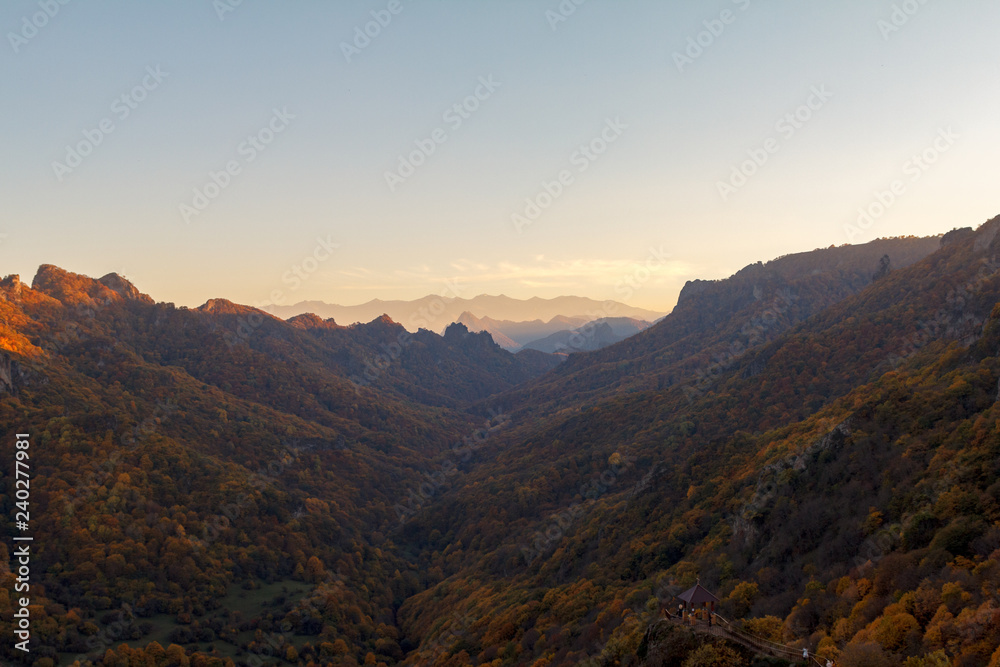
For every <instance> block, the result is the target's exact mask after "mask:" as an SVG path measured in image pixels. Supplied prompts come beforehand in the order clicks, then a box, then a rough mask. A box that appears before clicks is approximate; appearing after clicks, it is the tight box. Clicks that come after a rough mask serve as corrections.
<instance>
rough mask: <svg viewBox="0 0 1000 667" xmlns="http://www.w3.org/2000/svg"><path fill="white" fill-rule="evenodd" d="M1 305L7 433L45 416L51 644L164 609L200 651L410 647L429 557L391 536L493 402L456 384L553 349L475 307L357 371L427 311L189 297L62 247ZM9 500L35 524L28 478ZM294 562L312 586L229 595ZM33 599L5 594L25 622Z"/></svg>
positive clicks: (511, 376)
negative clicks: (346, 321)
mask: <svg viewBox="0 0 1000 667" xmlns="http://www.w3.org/2000/svg"><path fill="white" fill-rule="evenodd" d="M0 315H2V320H0V341H2V344H3V350H2V352H0V424H2V425H3V441H4V442H9V443H13V434H14V433H15V432H28V433H30V434H31V448H30V457H31V458H30V464H31V470H32V472H33V479H32V487H31V488H32V506H31V517H32V523H31V526H32V531H33V533H34V536H35V538H36V542H35V543H34V544H35V548H36V549H37V553H35V554H34V556H33V560H32V567H33V568H34V569H33V573H35V576H36V577H37V579H36V580H35V581H36V583H35V584H34V586H35V587H34V588H32V593H33V594H32V596H31V600H32V604H33V605H35V606H33V609H34V610H35V611H33V612H32V613H33V615H34V616H35V617H36V619H37V622H36V625H35V627H34V636H33V639H32V647H33V653H32V654H31V656H32V660H34V659H40V658H45V659H55V658H57V657H59V656H58V655H57V652H58V653H60V654H62V658H63V660H70V661H71V660H72V659H73V658H75V657H79V658H83V657H84V655H83V654H85V653H94V652H97V653H98V654H103V653H104V651H105V650H106V649H110V648H112V646H113V645H114V646H117V644H118V642H119V641H121V640H125V639H131V640H139V642H138V643H139V644H140V645H145V644H146V643H148V641H149V639H150V638H151V635H150V633H153V636H155V635H156V632H158V630H156V628H166V629H165V630H164V631H163V632H164V633H166V632H167V630H169V639H170V641H174V640H176V641H177V643H183V644H185V647H186V648H184V649H179V650H181V651H187V652H188V653H189V654H191V655H194V654H196V653H197V652H198V651H201V652H203V653H206V655H207V653H210V650H209V649H207V648H206V647H207V645H208V643H211V642H212V641H213V640H215V639H225V642H224V644H223V650H224V653H223V655H224V656H229V657H230V658H232V657H238V656H239V655H240V654H241V653H242V652H243V651H245V650H247V649H249V650H251V651H254V650H258V651H259V650H266V651H267V652H273V651H278V650H280V652H281V655H284V654H285V653H286V652H287V650H288V649H289V647H291V648H294V649H295V650H296V651H298V650H304V651H307V652H308V654H310V655H315V656H317V657H318V655H319V653H320V651H321V649H320V647H319V645H318V644H319V636H320V635H322V636H323V637H324V641H326V642H327V643H328V644H329V645H330V646H333V647H334V648H328V649H325V650H329V651H332V652H333V653H336V654H338V655H342V656H345V659H346V656H354V657H353V658H352V659H355V660H357V661H358V662H361V661H363V659H364V657H365V656H366V654H367V653H369V652H372V651H377V652H378V653H379V654H380V655H381V654H385V655H389V656H395V657H396V658H400V657H402V655H403V653H404V652H405V648H404V647H407V646H409V645H410V640H407V639H406V638H405V637H402V636H400V635H399V633H398V631H397V630H396V629H395V617H394V614H395V608H396V606H398V604H399V602H400V601H401V600H402V599H404V598H405V597H407V596H408V595H410V594H412V593H414V592H417V591H419V590H422V589H423V588H424V587H425V586H426V584H427V582H428V580H427V578H426V577H427V576H428V575H427V574H426V573H422V572H421V571H420V570H418V569H416V568H414V567H413V566H412V565H411V564H409V563H408V562H407V561H406V560H405V559H403V558H401V557H399V556H398V555H394V554H392V553H389V552H381V551H380V550H379V548H378V545H380V544H382V543H383V542H384V537H383V535H382V531H383V530H390V529H392V528H393V527H394V526H397V525H398V523H399V520H400V513H399V511H398V510H397V509H396V508H398V507H400V506H405V505H406V504H407V497H408V495H409V494H411V493H413V491H414V490H415V489H423V487H422V486H421V485H422V484H424V483H426V481H427V480H428V479H433V480H435V485H436V486H434V487H432V488H434V489H441V490H442V491H443V489H444V488H447V484H448V483H449V482H450V478H451V477H452V476H453V475H454V474H457V472H458V470H459V468H458V467H453V468H452V469H449V470H448V471H446V473H442V472H441V471H440V470H439V469H438V468H437V467H436V461H435V459H436V457H437V456H438V455H439V454H440V453H448V452H452V451H453V450H455V449H456V443H459V444H460V443H462V441H463V439H467V438H468V437H469V436H470V434H474V433H476V432H477V429H480V428H481V427H482V424H483V419H482V418H481V417H477V416H473V415H470V414H467V413H462V412H460V411H457V410H451V409H443V408H441V407H437V406H440V405H443V404H450V405H458V404H465V403H467V401H468V400H469V399H471V398H476V397H479V396H482V395H484V392H486V391H487V390H488V389H489V388H490V387H496V388H505V387H508V386H510V385H511V383H513V382H516V381H523V380H524V379H526V378H528V377H530V376H531V374H532V373H536V372H541V370H543V369H544V368H546V367H547V366H548V364H549V363H550V362H549V361H548V359H547V358H546V357H545V355H541V354H537V355H527V356H523V357H516V358H515V357H513V356H512V355H510V354H509V353H507V352H504V351H503V350H500V349H499V348H497V347H496V346H495V345H493V344H492V342H491V341H489V339H488V337H484V336H470V335H467V332H464V331H463V330H462V329H461V328H460V327H456V328H454V329H451V330H449V332H448V335H447V336H446V337H445V338H441V337H439V336H437V335H436V334H432V333H430V332H421V333H419V334H417V335H415V336H413V340H412V342H410V343H408V344H407V345H405V349H403V346H401V354H399V355H397V356H396V357H394V358H391V359H389V362H390V363H389V366H388V367H383V368H382V370H383V373H384V375H386V376H387V377H391V378H393V379H394V382H395V386H394V388H393V389H392V390H391V391H385V392H383V391H380V390H379V389H378V387H377V386H376V387H359V386H358V385H357V384H356V383H354V382H352V381H351V379H350V378H351V375H350V374H351V373H352V372H353V371H354V370H357V369H359V368H361V367H362V365H363V364H364V363H365V361H366V360H369V359H372V358H375V356H376V355H378V354H380V353H382V349H381V348H380V345H381V344H382V341H392V340H395V341H397V344H398V340H399V338H398V337H399V335H400V334H401V333H405V332H404V331H403V329H402V328H401V327H399V326H398V325H395V324H394V323H392V322H391V321H388V320H387V319H384V320H378V321H376V322H373V323H371V324H369V325H359V326H356V327H350V328H340V327H337V326H336V325H335V324H334V323H323V322H318V323H317V322H316V321H315V319H310V318H299V319H298V320H297V321H295V322H292V323H285V322H283V321H281V320H278V319H276V318H273V317H271V316H269V315H266V314H264V313H261V312H260V311H257V310H254V309H251V308H246V307H244V306H239V305H236V304H232V303H230V302H228V301H224V300H213V301H210V302H208V303H207V304H205V306H203V307H201V308H198V309H194V310H188V309H183V308H182V309H177V308H174V307H173V306H172V305H170V304H154V303H153V301H152V299H150V298H149V297H148V296H146V295H143V294H141V293H139V292H138V290H136V289H135V288H134V287H133V286H132V285H130V284H129V283H128V282H127V281H125V280H124V279H122V278H120V277H119V276H115V275H109V276H105V277H103V278H101V279H100V280H93V279H90V278H87V277H85V276H80V275H76V274H72V273H68V272H66V271H63V270H61V269H58V268H56V267H53V266H43V267H41V268H40V269H39V272H38V274H37V275H36V277H35V280H34V281H33V285H32V287H30V288H29V287H27V286H26V285H24V284H22V283H21V282H20V280H19V279H18V278H17V277H16V276H8V277H7V278H5V279H4V280H3V281H2V283H0ZM427 356H432V357H433V359H434V362H433V363H432V362H430V361H427V360H426V359H425V360H423V361H420V360H421V359H423V358H424V357H427ZM411 367H420V368H418V370H416V371H415V373H417V375H412V376H411V375H410V374H408V371H407V369H409V368H411ZM435 383H436V385H437V387H438V389H435ZM373 384H374V385H377V384H378V382H375V383H373ZM410 386H412V387H418V388H419V391H417V390H416V389H414V390H412V391H411V389H410ZM462 392H465V395H463V394H462ZM476 392H480V393H476ZM408 393H417V394H419V395H415V396H408V395H407V394H408ZM404 397H405V398H404ZM497 421H500V420H497ZM459 451H460V450H459ZM432 462H433V464H432ZM456 463H457V464H458V465H459V466H461V465H465V464H466V460H463V459H457V461H456ZM421 492H423V491H421ZM2 505H3V509H4V510H5V513H4V517H5V519H4V521H5V523H6V526H5V527H6V528H7V530H8V531H10V532H13V530H12V528H13V525H12V524H11V522H12V521H13V517H14V509H15V508H14V490H13V488H11V487H10V485H4V494H3V497H2ZM410 507H411V508H412V505H410ZM2 550H3V551H4V556H8V555H9V553H8V550H7V547H2ZM8 564H9V559H8V558H6V557H5V558H3V559H2V566H0V567H2V568H3V569H2V571H0V576H2V578H3V579H4V582H5V586H6V585H7V584H12V580H13V576H14V575H13V574H12V573H11V571H10V570H9V569H8ZM374 581H378V582H381V583H380V584H379V585H378V586H376V585H374V584H373V582H374ZM279 583H280V584H281V585H282V586H284V587H286V588H288V587H289V586H291V587H293V588H295V587H297V588H295V590H298V591H299V595H298V597H299V598H300V599H299V601H298V602H296V601H295V600H294V599H286V596H285V595H281V594H280V592H276V593H271V596H273V597H274V600H278V598H279V597H280V598H281V600H279V601H278V602H276V603H275V605H276V606H275V607H274V608H273V609H270V610H267V613H264V612H265V609H264V608H262V607H253V606H251V607H246V608H244V609H245V615H243V616H241V617H239V618H235V617H232V616H231V615H229V611H230V610H229V609H227V608H226V606H225V605H226V604H236V602H235V600H236V598H237V597H238V595H237V593H236V591H238V590H239V589H240V587H241V586H242V587H244V588H249V589H251V590H256V589H259V588H260V587H261V586H264V588H265V589H267V590H271V589H269V588H268V587H269V586H272V584H273V585H277V584H279ZM5 590H13V588H12V586H8V587H6V588H5ZM304 591H309V593H308V595H306V596H305V597H302V594H303V592H304ZM224 600H232V601H233V602H228V603H227V602H223V601H224ZM274 600H272V601H271V602H274ZM12 605H13V601H12V600H11V599H10V598H9V597H7V596H4V597H3V598H2V599H0V607H2V611H3V612H4V616H3V618H4V619H5V620H4V621H3V623H2V624H3V625H4V626H5V627H6V630H5V631H7V632H11V625H10V619H11V615H12V613H13V606H12ZM220 605H221V606H220ZM126 612H127V618H125V619H124V620H122V615H123V614H126ZM42 618H44V619H45V622H44V623H42V622H41V619H42ZM192 619H194V620H192ZM150 621H153V623H151V622H150ZM284 623H287V624H289V625H288V628H289V629H294V630H295V634H297V635H299V636H300V638H299V639H295V640H292V639H291V638H290V636H283V635H285V634H286V631H285V630H284V629H283V627H284V626H283V624H284ZM170 628H172V630H171V629H170ZM206 628H207V629H206ZM255 633H256V635H255ZM11 636H13V635H11ZM144 637H145V638H146V640H145V641H141V640H142V639H143V638H144ZM305 637H311V638H312V639H311V640H310V641H311V642H316V644H315V645H312V644H310V645H309V646H306V640H305ZM167 638H168V637H166V634H164V635H162V636H161V641H164V639H167ZM206 638H207V639H206ZM199 640H200V641H199ZM166 643H167V642H166V641H164V645H165V644H166ZM134 644H135V642H133V645H134ZM226 647H228V648H226ZM334 649H335V650H334ZM0 650H2V651H3V655H4V656H5V657H4V660H5V661H6V660H8V659H12V658H14V657H15V655H19V654H15V653H14V651H13V648H12V647H11V646H10V644H9V643H8V644H7V645H5V646H4V647H3V649H0ZM161 650H162V649H161ZM241 662H242V661H241ZM220 664H221V663H220Z"/></svg>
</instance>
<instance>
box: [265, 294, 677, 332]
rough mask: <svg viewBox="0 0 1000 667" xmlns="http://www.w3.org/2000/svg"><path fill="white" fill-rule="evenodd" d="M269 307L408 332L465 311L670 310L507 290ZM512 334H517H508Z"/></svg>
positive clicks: (514, 315) (635, 313) (506, 315)
mask: <svg viewBox="0 0 1000 667" xmlns="http://www.w3.org/2000/svg"><path fill="white" fill-rule="evenodd" d="M450 290H451V291H452V292H456V293H457V292H460V289H459V288H458V287H451V288H450ZM266 310H267V312H269V313H271V314H272V315H275V316H277V317H281V318H283V319H287V318H289V317H294V316H295V315H302V314H304V313H312V314H314V315H318V316H319V317H321V318H323V319H331V318H332V319H333V320H334V321H336V322H338V323H339V324H353V323H358V322H370V321H372V320H374V319H375V318H377V317H381V316H382V315H388V316H389V317H390V318H392V319H393V320H394V321H396V322H399V323H400V324H402V325H403V326H404V327H406V329H407V330H408V331H416V330H417V329H420V328H425V329H430V330H431V331H436V332H438V333H441V332H443V331H444V329H445V328H446V327H447V326H448V325H449V324H451V323H452V322H458V321H460V318H462V316H463V315H464V314H465V313H468V314H469V315H470V316H474V317H477V318H490V319H493V320H507V321H510V322H526V323H533V321H535V320H541V321H543V322H546V323H548V322H550V321H551V320H552V319H553V318H565V319H566V323H567V324H570V323H571V322H576V321H579V320H583V321H585V322H589V321H591V320H595V319H600V318H602V317H629V318H634V319H640V320H646V321H649V322H652V321H653V320H656V319H658V318H660V317H662V316H663V315H664V314H665V313H661V312H656V311H652V310H646V309H643V308H636V307H634V306H628V305H626V304H624V303H619V302H617V301H597V300H595V299H589V298H586V297H577V296H561V297H556V298H553V299H542V298H540V297H533V298H531V299H514V298H511V297H508V296H505V295H503V294H501V295H499V296H489V295H486V294H481V295H479V296H476V297H473V298H471V299H467V298H462V297H456V296H434V295H429V296H425V297H423V298H420V299H415V300H412V301H382V300H380V299H373V300H371V301H368V302H367V303H363V304H360V305H357V306H339V305H336V304H329V303H324V302H322V301H300V302H299V303H296V304H294V305H290V306H280V305H272V306H268V307H267V308H266ZM561 328H563V329H566V328H571V327H561ZM558 330H559V329H553V330H552V331H546V332H545V333H542V334H541V335H537V336H533V337H532V338H530V339H528V340H534V339H536V338H541V337H543V336H546V335H548V334H550V333H554V332H555V331H558ZM507 335H511V334H510V333H509V332H508V333H507ZM519 337H520V336H519V335H515V336H514V339H515V340H517V339H518V338H519ZM523 342H528V341H527V340H525V341H523Z"/></svg>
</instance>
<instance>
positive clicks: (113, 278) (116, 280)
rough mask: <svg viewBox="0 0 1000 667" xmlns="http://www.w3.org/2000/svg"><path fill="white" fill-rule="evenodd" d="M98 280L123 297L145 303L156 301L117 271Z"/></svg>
mask: <svg viewBox="0 0 1000 667" xmlns="http://www.w3.org/2000/svg"><path fill="white" fill-rule="evenodd" d="M97 282H99V283H101V284H102V285H104V286H105V287H107V288H108V289H109V290H111V291H112V292H114V293H115V294H117V295H118V296H120V297H122V298H123V299H128V300H131V301H142V302H144V303H154V302H153V299H152V298H151V297H150V296H148V295H146V294H143V293H142V292H140V291H139V290H138V288H136V286H135V285H133V284H132V283H131V282H129V281H128V280H127V279H125V278H124V277H123V276H120V275H118V274H117V273H109V274H107V275H104V276H102V277H100V278H98V279H97Z"/></svg>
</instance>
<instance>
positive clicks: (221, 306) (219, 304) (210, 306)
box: [195, 299, 263, 315]
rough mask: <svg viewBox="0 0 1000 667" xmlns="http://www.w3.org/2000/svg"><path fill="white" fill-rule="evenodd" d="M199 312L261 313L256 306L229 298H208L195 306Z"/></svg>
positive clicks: (222, 313) (227, 313) (226, 313)
mask: <svg viewBox="0 0 1000 667" xmlns="http://www.w3.org/2000/svg"><path fill="white" fill-rule="evenodd" d="M195 310H196V311H198V312H199V313H210V314H212V315H249V314H251V313H263V311H259V310H257V309H256V308H251V307H250V306H243V305H240V304H238V303H233V302H232V301H230V300H229V299H209V300H208V301H206V302H205V303H203V304H202V305H200V306H198V307H197V308H195Z"/></svg>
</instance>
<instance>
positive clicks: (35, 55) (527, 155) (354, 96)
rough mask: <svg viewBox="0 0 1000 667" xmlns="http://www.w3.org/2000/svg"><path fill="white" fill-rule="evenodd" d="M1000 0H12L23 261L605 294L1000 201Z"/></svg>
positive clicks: (262, 296) (321, 292) (202, 292)
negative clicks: (999, 180) (94, 0)
mask: <svg viewBox="0 0 1000 667" xmlns="http://www.w3.org/2000/svg"><path fill="white" fill-rule="evenodd" d="M998 28H1000V3H996V2H991V1H989V0H949V2H947V3H946V2H944V1H943V0H924V1H921V0H906V1H902V0H841V1H839V2H836V3H834V2H828V1H827V2H819V1H817V0H772V1H771V2H763V0H712V1H708V2H684V3H682V2H674V1H669V2H665V1H663V0H659V1H641V0H614V1H612V0H562V1H559V0H547V1H546V0H542V1H536V2H527V1H522V0H502V1H500V0H496V1H490V0H480V1H477V2H459V1H457V0H452V1H450V2H444V1H434V0H374V1H367V0H366V1H357V2H354V1H350V2H349V1H346V0H343V1H337V2H320V1H318V0H313V1H308V0H300V1H297V2H287V1H286V2H275V1H267V0H253V1H251V0H242V1H239V0H214V1H213V0H184V1H177V0H169V1H168V0H161V1H149V2H120V1H119V2H116V1H114V0H108V1H106V2H101V3H89V2H83V1H81V0H34V1H22V0H5V2H3V3H2V4H0V30H2V32H3V33H4V43H3V44H0V86H2V87H0V90H2V93H0V99H2V106H0V109H2V111H0V127H2V132H0V155H2V156H3V157H2V160H0V274H3V275H7V274H11V273H18V274H20V275H21V277H22V279H24V280H29V279H30V277H31V276H33V275H34V273H35V271H36V269H37V267H38V266H39V265H40V264H55V265H58V266H60V267H62V268H64V269H67V270H70V271H74V272H77V273H83V274H86V275H91V276H94V277H98V276H101V275H104V274H105V273H109V272H112V271H114V272H117V273H120V274H122V275H124V276H125V277H127V278H128V279H129V280H131V281H132V282H133V283H135V284H136V286H137V287H139V289H141V290H142V291H143V292H146V293H148V294H150V295H151V296H153V297H154V298H155V299H156V300H158V301H170V302H174V303H176V304H177V305H186V306H197V305H200V304H202V303H204V302H205V301H206V300H208V299H210V298H217V297H224V298H228V299H230V300H233V301H236V302H239V303H246V304H250V305H255V306H263V305H266V304H268V303H279V304H284V305H288V304H293V303H296V302H298V301H303V300H322V301H326V302H329V303H340V304H344V305H348V304H357V303H362V302H366V301H369V300H371V299H375V298H379V299H413V298H418V297H421V296H425V295H428V294H442V295H446V296H462V297H469V298H471V297H473V296H475V295H477V294H506V295H508V296H512V297H517V298H528V297H532V296H540V297H554V296H558V295H579V296H587V297H591V298H595V299H601V300H604V299H615V300H618V301H624V302H627V303H629V304H631V305H635V306H639V307H644V308H649V309H652V310H656V311H660V312H667V311H669V310H670V309H671V308H672V307H673V305H674V304H675V303H676V299H677V294H678V292H679V291H680V289H681V288H682V287H683V285H684V283H685V282H686V281H687V280H693V279H699V278H700V279H718V278H724V277H727V276H729V275H731V274H732V273H734V272H736V271H738V270H739V269H740V268H742V267H743V266H745V265H747V264H750V263H753V262H756V261H759V260H763V261H767V260H769V259H772V258H775V257H778V256H781V255H785V254H789V253H793V252H801V251H808V250H812V249H814V248H820V247H828V246H831V245H842V244H844V243H849V242H850V243H864V242H867V241H871V240H873V239H875V238H879V237H887V236H901V235H910V234H912V235H918V236H924V235H932V234H940V233H943V232H946V231H948V230H950V229H952V228H954V227H964V226H972V227H975V226H978V225H980V224H982V223H983V222H985V221H986V220H988V219H990V218H992V217H994V216H995V215H997V214H998V213H1000V202H998V198H997V195H996V193H997V192H998V188H997V183H996V176H997V166H996V156H997V155H1000V123H998V121H997V118H998V110H1000V66H998V63H1000V55H998V51H997V48H996V35H997V34H998Z"/></svg>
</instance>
